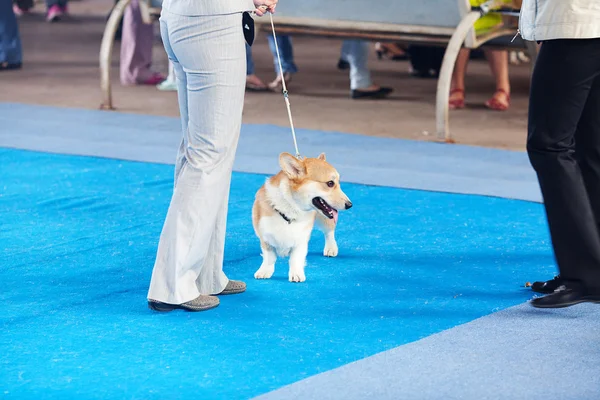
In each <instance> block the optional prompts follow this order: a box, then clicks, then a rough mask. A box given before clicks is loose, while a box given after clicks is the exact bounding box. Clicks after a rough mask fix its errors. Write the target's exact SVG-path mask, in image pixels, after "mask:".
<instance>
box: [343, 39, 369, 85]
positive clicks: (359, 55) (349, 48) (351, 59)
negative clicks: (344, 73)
mask: <svg viewBox="0 0 600 400" xmlns="http://www.w3.org/2000/svg"><path fill="white" fill-rule="evenodd" d="M340 58H341V59H342V60H345V61H347V62H348V64H350V89H351V90H355V89H364V88H368V87H369V86H371V84H372V82H371V72H370V71H369V68H368V66H367V61H368V58H369V43H368V42H366V41H364V40H344V42H343V43H342V50H341V54H340Z"/></svg>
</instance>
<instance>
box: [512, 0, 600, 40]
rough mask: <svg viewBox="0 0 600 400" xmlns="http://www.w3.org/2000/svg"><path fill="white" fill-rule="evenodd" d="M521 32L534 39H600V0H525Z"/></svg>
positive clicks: (527, 38)
mask: <svg viewBox="0 0 600 400" xmlns="http://www.w3.org/2000/svg"><path fill="white" fill-rule="evenodd" d="M519 31H520V32H521V36H522V37H523V39H525V40H531V41H542V40H552V39H593V38H600V0H523V5H522V6H521V17H520V18H519Z"/></svg>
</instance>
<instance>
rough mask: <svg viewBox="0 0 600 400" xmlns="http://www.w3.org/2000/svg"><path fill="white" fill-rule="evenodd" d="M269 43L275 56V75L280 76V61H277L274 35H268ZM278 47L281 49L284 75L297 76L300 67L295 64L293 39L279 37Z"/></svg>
mask: <svg viewBox="0 0 600 400" xmlns="http://www.w3.org/2000/svg"><path fill="white" fill-rule="evenodd" d="M267 38H268V41H269V48H270V49H271V54H272V55H273V65H274V66H275V74H276V75H277V76H279V74H280V71H279V61H278V60H277V51H276V49H275V40H274V39H273V36H272V35H267ZM277 46H278V47H279V54H280V55H281V67H282V68H283V73H284V74H286V73H288V74H295V73H296V72H298V67H297V66H296V63H295V62H294V48H293V46H292V38H291V37H290V36H277Z"/></svg>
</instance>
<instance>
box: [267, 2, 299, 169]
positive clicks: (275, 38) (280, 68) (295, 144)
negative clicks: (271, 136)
mask: <svg viewBox="0 0 600 400" xmlns="http://www.w3.org/2000/svg"><path fill="white" fill-rule="evenodd" d="M269 17H270V18H271V31H272V32H273V41H274V42H275V52H276V53H277V62H278V63H279V74H280V77H281V85H282V87H283V98H284V100H285V105H286V107H287V113H288V118H289V120H290V127H291V128H292V138H293V139H294V148H295V149H296V158H298V159H301V158H302V157H301V156H300V151H299V150H298V141H297V140H296V130H295V129H294V121H293V119H292V109H291V107H290V96H289V94H288V90H287V86H286V84H285V78H284V76H283V68H282V66H281V55H280V54H279V45H278V44H277V34H276V33H275V25H274V24H273V14H271V13H269Z"/></svg>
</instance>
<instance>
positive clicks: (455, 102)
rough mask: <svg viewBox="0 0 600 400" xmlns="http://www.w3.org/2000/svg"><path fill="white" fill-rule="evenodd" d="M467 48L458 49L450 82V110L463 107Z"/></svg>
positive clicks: (467, 58) (467, 60) (467, 59)
mask: <svg viewBox="0 0 600 400" xmlns="http://www.w3.org/2000/svg"><path fill="white" fill-rule="evenodd" d="M469 54H470V50H469V49H460V51H459V52H458V57H457V58H456V63H455V64H454V70H453V71H452V81H451V83H450V99H449V104H448V106H449V108H450V109H451V110H453V109H458V108H464V107H465V75H466V74H467V65H469Z"/></svg>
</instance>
